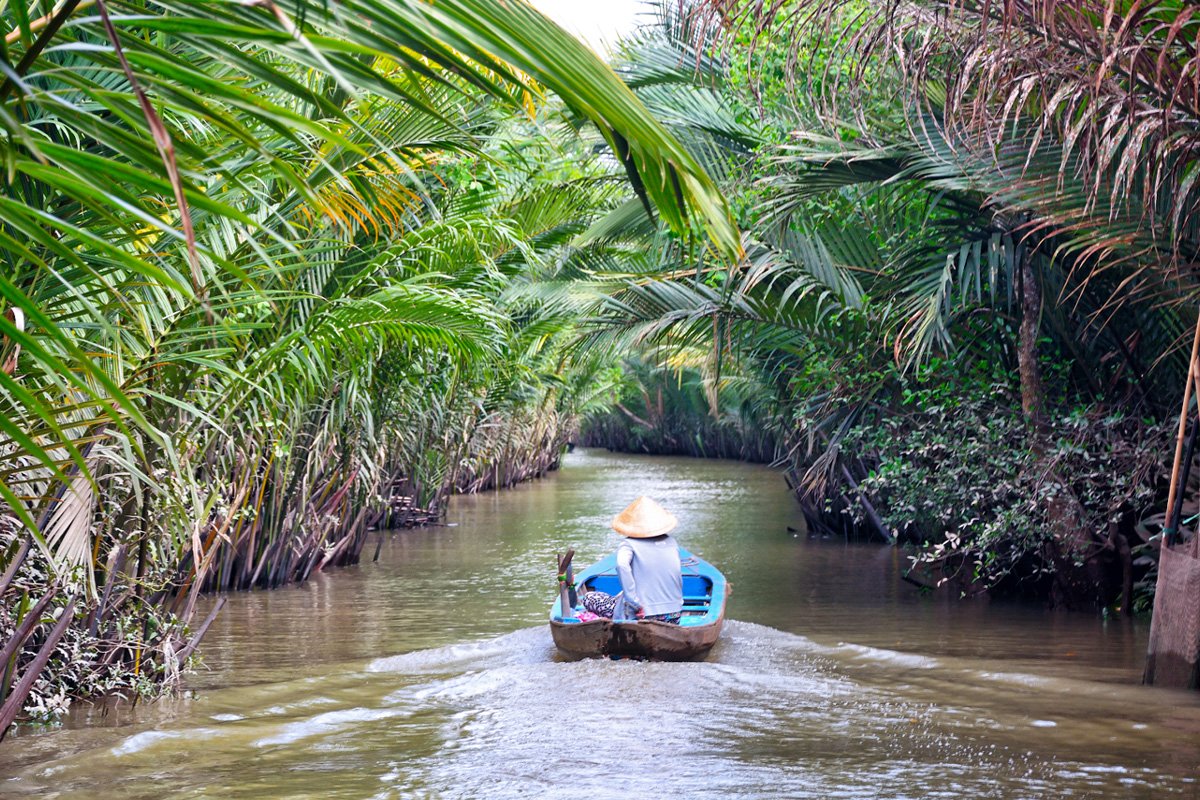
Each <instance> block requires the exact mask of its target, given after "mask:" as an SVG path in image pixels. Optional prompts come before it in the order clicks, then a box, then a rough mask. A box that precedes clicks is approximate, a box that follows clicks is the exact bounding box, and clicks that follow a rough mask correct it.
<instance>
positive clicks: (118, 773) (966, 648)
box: [0, 451, 1200, 799]
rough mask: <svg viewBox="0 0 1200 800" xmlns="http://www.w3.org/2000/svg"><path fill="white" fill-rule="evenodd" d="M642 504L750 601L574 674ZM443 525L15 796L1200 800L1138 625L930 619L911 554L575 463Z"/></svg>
mask: <svg viewBox="0 0 1200 800" xmlns="http://www.w3.org/2000/svg"><path fill="white" fill-rule="evenodd" d="M638 494H649V495H651V496H653V497H655V498H656V499H658V500H660V501H661V502H662V503H663V504H664V505H666V506H667V507H668V508H670V509H671V510H673V511H674V513H675V514H676V515H677V516H678V517H679V520H680V526H679V528H678V530H677V532H676V536H677V538H678V539H679V541H680V543H681V544H682V545H683V546H685V547H687V548H689V549H691V550H693V551H695V552H696V553H698V554H700V555H702V556H704V557H705V558H706V559H708V560H709V561H711V562H713V563H714V564H716V565H717V566H719V567H721V568H722V569H723V570H724V571H725V572H726V574H727V575H728V577H729V578H730V580H731V581H732V583H733V586H734V593H733V596H732V597H731V598H730V604H729V616H730V618H731V621H730V622H729V623H728V624H727V626H726V629H725V633H724V635H723V637H722V641H721V642H720V643H719V644H718V646H717V648H716V649H715V650H714V651H713V653H712V655H711V656H710V657H709V659H708V660H707V661H706V662H703V663H693V664H658V663H636V662H629V661H619V662H614V661H601V660H592V661H583V662H575V663H568V662H563V661H560V660H559V659H558V658H556V656H555V652H554V648H553V645H552V644H551V641H550V636H549V632H548V629H547V627H546V624H545V621H546V614H547V608H548V605H549V602H550V600H551V597H552V594H553V592H554V586H555V584H554V568H553V563H554V555H555V553H557V552H562V551H564V550H566V548H568V547H574V548H576V550H577V551H578V556H577V563H578V564H581V565H582V564H586V563H588V562H589V561H590V560H592V559H594V558H596V557H598V556H599V555H601V554H603V553H604V552H606V551H608V550H610V549H611V548H612V547H613V546H614V544H615V543H616V534H614V533H613V532H612V531H611V530H609V528H608V520H609V519H610V518H611V516H612V515H613V514H614V513H616V512H617V511H619V510H620V509H621V508H623V507H624V506H625V505H626V504H627V503H628V502H629V501H630V500H632V499H633V498H634V497H636V496H637V495H638ZM449 521H450V522H451V523H452V525H453V526H452V527H446V528H438V529H433V530H425V531H410V532H405V533H400V534H397V535H394V536H390V537H388V538H386V539H384V541H383V543H382V549H381V552H380V558H379V560H378V562H376V563H364V564H363V565H362V566H360V567H357V568H353V569H346V570H340V571H335V572H333V573H330V574H328V575H323V576H319V577H317V578H316V579H315V580H313V581H311V582H310V583H308V584H306V585H304V586H300V587H293V588H288V589H284V590H280V591H275V592H261V593H253V594H246V595H239V596H235V597H233V598H232V599H231V602H230V603H229V605H228V606H227V608H226V610H225V612H224V613H223V615H222V616H221V618H220V619H219V621H218V623H217V624H216V625H215V626H214V628H213V630H212V631H211V632H210V633H209V636H208V638H207V640H206V642H205V647H204V654H205V659H206V663H207V668H206V670H205V671H203V672H201V673H199V674H197V675H194V676H192V677H191V678H189V680H188V684H189V686H190V687H191V688H190V692H189V693H188V695H186V696H184V697H180V698H177V699H173V700H169V701H165V702H160V703H153V704H143V705H140V706H138V707H137V708H135V709H130V708H128V707H117V708H113V709H109V710H108V711H102V710H100V709H92V710H90V711H88V710H81V711H79V712H77V713H76V714H74V715H73V716H72V717H71V719H70V720H69V721H68V723H67V725H65V726H64V727H62V728H58V729H54V730H50V731H46V732H36V731H29V730H28V729H26V730H23V731H21V732H20V733H19V734H18V735H17V736H15V737H11V738H10V739H9V740H8V741H6V742H5V743H4V744H3V745H0V796H2V797H22V796H38V797H45V798H84V797H87V798H94V797H117V796H119V797H123V798H156V799H157V798H162V797H183V798H285V797H286V798H381V799H383V798H489V799H490V798H510V797H513V798H515V797H577V798H607V797H617V796H620V797H628V798H675V797H680V798H685V797H686V798H696V797H722V798H724V797H731V798H741V797H745V798H785V797H786V798H934V797H947V798H950V797H953V798H966V797H978V798H984V797H987V798H993V797H994V798H1042V797H1045V798H1052V797H1097V798H1108V797H1111V798H1136V797H1145V798H1150V797H1155V798H1157V797H1161V796H1167V795H1170V796H1183V797H1197V796H1200V786H1198V785H1197V783H1196V781H1197V779H1198V778H1200V766H1198V765H1200V700H1198V699H1197V697H1196V696H1195V695H1191V694H1185V693H1178V692H1168V691H1162V690H1151V689H1146V688H1142V687H1140V686H1137V685H1136V683H1137V679H1138V676H1139V674H1140V670H1141V666H1142V658H1143V654H1144V652H1145V637H1146V626H1145V625H1144V624H1142V623H1131V622H1129V621H1127V620H1123V619H1122V620H1108V621H1104V620H1100V619H1096V618H1092V617H1089V616H1086V615H1070V614H1055V613H1051V612H1047V611H1043V610H1041V609H1036V608H1028V607H1021V606H1012V605H1001V604H998V603H991V604H987V603H983V602H950V601H947V600H944V599H936V598H928V597H922V596H920V595H919V594H918V593H917V592H916V590H914V589H913V587H911V586H910V585H908V584H905V583H903V582H902V581H901V580H900V577H899V576H900V567H901V562H902V555H901V554H900V553H898V552H896V551H894V550H891V549H887V548H881V547H878V546H862V545H847V544H845V543H843V542H840V541H820V540H809V539H808V538H807V537H806V536H805V535H804V534H802V533H798V532H796V531H793V530H789V528H799V527H800V526H801V522H800V519H799V514H798V512H797V511H796V508H795V505H794V504H793V502H792V500H791V499H790V497H789V496H788V494H787V491H786V488H785V487H784V485H783V482H782V480H781V479H780V477H779V476H778V474H776V473H774V472H772V471H770V470H768V469H766V468H762V467H755V466H747V465H743V464H737V463H728V462H709V461H701V460H692V459H664V458H639V457H630V456H616V455H611V454H607V453H598V452H594V451H592V452H577V453H575V454H572V455H571V456H569V457H568V458H567V460H566V463H565V466H564V469H563V470H562V471H560V472H559V473H557V474H556V475H554V476H552V477H550V478H548V479H546V480H543V481H539V482H537V483H534V484H530V485H526V486H522V487H519V488H517V489H514V490H512V491H508V492H504V493H500V494H488V495H483V496H479V497H469V498H460V499H458V500H457V501H456V502H455V504H454V506H453V508H452V511H451V513H450V515H449ZM372 554H373V548H372V547H368V549H367V551H366V556H367V561H368V562H369V557H370V556H371V555H372Z"/></svg>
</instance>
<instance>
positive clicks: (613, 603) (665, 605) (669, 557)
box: [582, 496, 683, 625]
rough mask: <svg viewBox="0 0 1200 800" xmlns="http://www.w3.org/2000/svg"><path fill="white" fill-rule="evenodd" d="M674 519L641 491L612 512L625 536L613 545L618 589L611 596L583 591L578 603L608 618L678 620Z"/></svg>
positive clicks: (679, 589)
mask: <svg viewBox="0 0 1200 800" xmlns="http://www.w3.org/2000/svg"><path fill="white" fill-rule="evenodd" d="M677 524H678V521H677V520H676V519H675V516H674V515H673V514H671V513H670V512H669V511H667V510H666V509H665V508H663V507H662V506H660V505H659V504H658V503H656V502H654V501H653V500H652V499H650V498H649V497H644V496H643V497H639V498H638V499H637V500H634V501H633V502H632V503H631V504H630V505H629V507H628V508H626V509H625V510H624V511H622V512H621V513H620V514H617V516H615V517H613V521H612V527H613V530H615V531H616V532H617V533H619V534H621V535H622V536H624V537H625V538H624V540H622V542H621V544H620V545H618V547H617V575H618V577H620V579H621V593H620V594H618V595H617V596H616V597H613V596H611V595H609V594H606V593H605V592H588V593H587V594H585V595H584V596H583V597H582V601H583V607H584V608H585V609H587V610H588V611H591V612H592V613H593V614H597V615H599V616H601V617H608V618H610V619H612V618H617V619H648V620H657V621H659V622H668V623H672V624H675V625H678V624H679V619H680V617H681V615H682V612H683V570H682V568H681V566H680V563H679V545H678V544H677V543H676V541H675V539H674V538H672V537H671V536H670V532H671V531H672V530H674V528H675V526H676V525H677ZM618 603H623V604H624V607H623V608H620V607H618ZM618 612H621V613H618Z"/></svg>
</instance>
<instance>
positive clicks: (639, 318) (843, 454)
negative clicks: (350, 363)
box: [583, 0, 1197, 612]
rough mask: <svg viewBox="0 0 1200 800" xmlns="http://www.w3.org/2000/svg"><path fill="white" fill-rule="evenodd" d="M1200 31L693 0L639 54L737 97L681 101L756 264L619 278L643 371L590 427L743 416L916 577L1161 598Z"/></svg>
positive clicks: (1171, 17) (1114, 602)
mask: <svg viewBox="0 0 1200 800" xmlns="http://www.w3.org/2000/svg"><path fill="white" fill-rule="evenodd" d="M1196 27H1197V23H1196V22H1195V21H1194V20H1192V19H1191V18H1190V16H1189V15H1188V14H1187V13H1186V12H1183V11H1181V10H1180V9H1179V8H1178V7H1176V6H1172V5H1170V4H1164V3H1150V4H1144V3H1143V4H1136V5H1132V6H1131V5H1129V4H1117V5H1115V6H1114V5H1112V4H1107V5H1106V4H1103V3H1074V4H1064V3H1052V2H1047V3H1034V4H1026V5H1018V6H1012V5H1004V6H996V5H995V4H986V3H985V4H972V3H965V4H962V3H950V4H946V3H916V4H910V3H864V2H859V1H858V0H812V1H811V2H809V1H808V0H796V1H795V2H790V3H780V4H767V5H764V4H760V3H751V2H740V1H739V0H712V2H706V3H699V4H694V5H693V6H692V12H691V13H690V15H689V14H687V13H686V12H685V13H684V16H683V17H682V18H681V22H680V24H679V25H678V26H676V28H675V29H674V31H673V32H672V33H671V35H668V36H665V37H661V38H659V39H658V40H657V44H656V45H652V44H648V43H644V46H645V47H651V48H652V47H658V48H659V49H661V50H670V49H672V48H673V49H674V50H675V52H676V53H677V54H678V55H677V58H676V62H677V63H679V64H686V65H688V66H689V67H691V66H693V65H695V66H696V69H692V70H690V71H689V73H688V75H687V76H684V75H680V76H679V79H680V80H681V81H683V80H686V81H689V82H690V83H691V85H692V87H693V91H695V92H704V93H708V94H710V95H714V96H717V97H720V98H721V99H720V100H719V101H715V102H711V103H697V102H691V101H677V102H675V103H674V105H670V106H669V107H670V109H671V110H670V112H669V113H668V114H667V115H666V116H667V118H669V119H672V120H674V121H675V124H676V125H677V126H680V125H682V124H683V123H684V122H685V121H690V122H691V123H692V124H693V126H694V129H695V130H701V131H705V132H707V133H709V134H710V138H709V141H710V143H711V145H712V148H711V149H710V153H712V158H711V159H710V160H711V161H719V162H721V163H722V164H723V165H724V167H725V168H724V169H721V168H716V169H713V174H714V175H718V176H719V177H720V180H721V185H722V188H723V189H724V190H725V191H726V192H727V194H728V196H729V197H730V201H731V204H732V205H733V206H734V208H735V209H736V210H737V213H738V222H739V225H740V227H741V228H742V229H743V230H744V231H746V234H745V237H746V238H745V247H746V252H747V259H746V261H745V262H743V264H742V266H741V269H740V270H738V271H729V270H727V269H726V267H725V265H723V264H720V263H718V262H714V261H705V260H703V259H691V258H686V257H684V258H680V257H678V255H677V254H676V253H674V252H673V251H671V249H670V248H669V247H666V248H664V249H663V250H662V253H663V255H662V256H661V257H660V262H661V263H664V264H669V266H668V267H667V268H665V269H663V270H661V271H660V272H659V273H658V274H657V275H656V276H654V279H653V280H646V281H643V282H642V283H640V284H639V285H638V286H637V287H635V288H634V287H631V288H627V289H625V290H624V291H623V293H622V294H617V295H614V300H613V301H612V302H610V303H609V304H608V305H607V306H606V308H605V309H604V310H603V311H601V312H600V313H599V314H598V318H599V319H600V322H601V325H602V326H603V327H604V329H605V330H606V331H607V333H608V335H610V336H612V337H613V338H614V339H620V340H623V341H636V342H638V343H639V344H640V345H641V346H643V347H645V348H646V349H645V351H644V352H645V354H646V355H645V356H644V357H646V358H649V359H650V364H649V365H648V366H642V367H639V368H638V369H635V370H632V371H631V372H630V379H631V381H632V384H631V385H628V386H627V387H626V388H625V390H624V393H623V396H622V402H621V403H620V404H619V405H617V406H616V407H615V410H614V411H613V412H610V413H606V414H605V415H603V416H600V417H596V418H593V420H591V421H590V422H588V423H587V424H586V425H585V427H584V434H583V435H584V437H585V439H587V440H589V441H593V442H596V443H598V444H604V445H607V446H613V447H616V448H619V449H625V448H628V449H633V450H639V451H648V452H681V451H682V452H690V453H692V454H705V453H708V452H717V451H720V452H722V453H723V454H733V453H738V452H739V450H741V449H742V448H741V447H740V446H739V445H738V444H737V443H731V441H730V437H731V436H736V432H737V431H745V432H746V433H745V437H746V443H747V445H748V446H747V447H745V448H744V449H745V450H746V451H747V452H749V451H754V452H757V453H761V452H762V451H764V450H767V451H770V452H771V453H772V456H773V458H774V459H775V460H777V461H778V462H779V463H781V464H783V465H784V466H785V467H786V468H787V470H788V472H789V475H790V480H791V482H792V484H793V486H794V488H795V491H796V494H797V497H798V499H799V500H800V502H801V504H802V506H803V508H804V510H805V514H806V517H807V519H808V522H809V527H810V531H811V532H812V533H813V534H815V535H832V536H847V535H849V536H860V537H867V538H874V539H877V540H880V541H889V542H896V543H898V544H899V545H901V546H903V547H904V548H905V549H906V550H907V551H908V554H909V556H910V564H911V569H910V571H909V574H908V577H909V578H910V579H911V580H912V581H913V582H914V583H917V584H919V585H923V586H926V587H929V588H936V587H944V588H948V589H952V590H953V591H955V592H956V593H959V594H977V593H981V592H988V593H992V594H997V595H1012V594H1016V595H1022V596H1029V597H1034V598H1038V599H1041V600H1043V601H1047V602H1050V603H1051V604H1053V605H1056V606H1065V607H1071V608H1079V609H1091V610H1098V609H1099V610H1106V611H1116V610H1120V611H1125V612H1128V611H1131V610H1133V609H1134V608H1143V609H1145V608H1147V607H1148V601H1149V598H1150V596H1151V593H1152V589H1153V584H1154V577H1155V558H1156V555H1155V553H1156V550H1155V547H1154V542H1155V537H1156V535H1157V534H1158V533H1159V531H1160V529H1161V527H1162V523H1163V509H1164V507H1165V501H1166V495H1167V483H1168V477H1169V474H1170V465H1171V455H1172V453H1171V451H1172V447H1173V444H1174V441H1173V440H1174V436H1175V424H1174V422H1173V421H1172V420H1173V418H1174V416H1175V415H1176V414H1178V402H1179V401H1178V398H1179V397H1180V396H1181V395H1182V394H1183V386H1184V383H1185V382H1186V376H1187V374H1188V370H1187V356H1186V346H1187V342H1188V341H1189V337H1188V333H1189V332H1190V329H1191V327H1192V325H1193V323H1194V321H1195V309H1196V286H1195V281H1194V278H1193V275H1192V270H1191V268H1190V264H1191V263H1192V262H1193V259H1194V258H1195V250H1196V245H1197V238H1196V222H1197V219H1196V213H1195V212H1196V192H1197V189H1196V184H1195V181H1194V177H1195V172H1196V167H1195V161H1194V156H1193V155H1192V154H1191V151H1190V149H1189V148H1190V145H1189V144H1188V143H1189V142H1190V141H1191V140H1192V138H1194V137H1195V135H1196V131H1197V119H1196V115H1195V111H1194V108H1193V105H1192V103H1193V100H1194V98H1193V94H1194V89H1195V87H1194V86H1193V85H1192V83H1191V82H1190V81H1189V80H1186V79H1185V78H1186V76H1187V75H1188V74H1189V71H1190V70H1193V69H1194V67H1195V62H1194V60H1193V59H1194V53H1192V52H1191V50H1190V46H1189V45H1188V44H1187V42H1191V41H1193V40H1194V36H1193V34H1194V33H1195V30H1196ZM626 55H627V57H630V58H642V59H644V58H645V56H642V55H640V54H639V53H638V51H637V49H636V47H631V49H630V50H629V51H627V54H626ZM714 109H721V111H722V112H723V114H724V118H726V119H731V120H732V121H734V122H736V123H737V124H738V125H739V126H740V128H739V130H747V131H752V132H753V140H752V141H750V142H749V143H748V144H749V151H750V153H749V155H747V153H746V144H745V143H743V142H741V141H738V140H736V139H735V138H734V137H730V136H727V135H725V134H724V130H725V129H727V128H728V127H729V124H728V123H725V122H721V123H718V122H715V121H714V120H715V117H716V114H715V112H714ZM664 383H671V384H672V386H673V387H674V390H668V391H663V384H664ZM747 386H752V387H753V389H751V390H749V391H747V389H746V387H747ZM747 396H750V397H753V399H754V403H753V409H754V411H753V413H752V414H751V415H747V413H746V411H747V406H746V403H745V398H746V397H747ZM701 397H703V398H704V400H705V404H706V405H707V414H708V420H707V421H706V422H704V423H702V424H697V423H695V422H682V421H684V420H694V419H695V418H696V416H697V414H696V408H697V405H698V400H699V398H701ZM660 398H662V400H660ZM748 418H753V420H754V422H755V424H753V425H745V424H741V425H738V424H735V425H722V424H721V421H722V420H729V419H735V420H739V421H742V420H746V419H748ZM659 420H667V421H668V424H666V425H665V426H664V425H663V424H662V423H660V422H659ZM672 426H676V427H685V426H686V427H687V428H688V429H689V430H691V431H692V432H693V433H694V435H695V437H699V439H700V441H699V442H687V449H686V450H681V449H680V445H679V443H680V442H682V441H686V437H682V436H680V435H678V434H675V433H671V434H670V436H664V435H663V433H662V432H665V431H670V430H671V427H672ZM764 435H766V436H767V437H769V439H770V442H771V443H770V445H769V446H767V447H764V446H763V437H764ZM656 436H657V437H658V438H656ZM1194 475H1195V473H1194V472H1193V477H1194ZM1185 494H1186V497H1187V500H1186V507H1187V508H1189V509H1191V508H1194V503H1195V497H1196V486H1195V481H1194V480H1193V481H1192V483H1191V484H1190V485H1189V486H1188V487H1187V488H1186V492H1185ZM1188 513H1191V512H1190V511H1189V512H1188Z"/></svg>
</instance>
